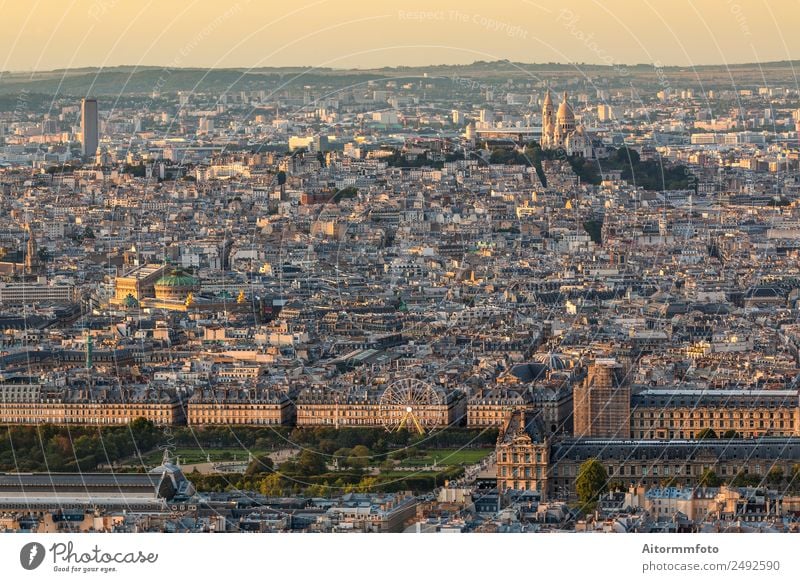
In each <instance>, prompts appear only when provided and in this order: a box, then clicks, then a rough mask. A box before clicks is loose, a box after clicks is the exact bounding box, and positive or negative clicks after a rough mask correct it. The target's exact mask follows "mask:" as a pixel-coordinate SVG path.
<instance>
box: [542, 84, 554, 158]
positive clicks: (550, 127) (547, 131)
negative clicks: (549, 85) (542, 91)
mask: <svg viewBox="0 0 800 582" xmlns="http://www.w3.org/2000/svg"><path fill="white" fill-rule="evenodd" d="M554 131H555V119H554V115H553V97H552V96H551V95H550V89H548V90H547V95H545V97H544V103H543V104H542V143H541V146H542V148H544V149H549V148H552V147H553V133H554Z"/></svg>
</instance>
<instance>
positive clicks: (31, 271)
mask: <svg viewBox="0 0 800 582" xmlns="http://www.w3.org/2000/svg"><path fill="white" fill-rule="evenodd" d="M25 230H26V231H27V233H28V247H27V249H26V251H25V273H26V274H27V275H35V274H37V273H38V272H39V268H40V267H41V263H40V261H39V250H38V249H37V248H36V237H34V236H33V230H32V229H31V225H30V224H29V223H25Z"/></svg>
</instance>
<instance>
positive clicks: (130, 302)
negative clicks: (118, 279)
mask: <svg viewBox="0 0 800 582" xmlns="http://www.w3.org/2000/svg"><path fill="white" fill-rule="evenodd" d="M123 303H124V305H125V307H127V308H128V309H134V308H136V307H139V302H138V301H137V300H136V297H134V296H133V295H131V294H130V293H128V294H127V295H126V296H125V299H124V300H123Z"/></svg>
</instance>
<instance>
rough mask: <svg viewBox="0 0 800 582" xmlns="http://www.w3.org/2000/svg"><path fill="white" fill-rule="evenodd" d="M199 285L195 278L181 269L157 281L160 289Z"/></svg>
mask: <svg viewBox="0 0 800 582" xmlns="http://www.w3.org/2000/svg"><path fill="white" fill-rule="evenodd" d="M198 283H199V281H198V280H197V279H196V278H195V277H192V276H191V275H190V274H189V273H187V272H186V271H183V270H181V269H176V270H174V271H172V272H171V273H170V274H169V275H164V276H163V277H161V278H160V279H159V280H158V281H156V285H157V286H158V287H196V286H197V285H198Z"/></svg>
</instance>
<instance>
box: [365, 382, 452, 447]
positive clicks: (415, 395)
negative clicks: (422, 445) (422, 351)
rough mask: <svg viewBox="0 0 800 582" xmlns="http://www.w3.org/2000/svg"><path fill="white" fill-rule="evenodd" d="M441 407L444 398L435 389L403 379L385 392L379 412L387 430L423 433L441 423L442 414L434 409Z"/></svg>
mask: <svg viewBox="0 0 800 582" xmlns="http://www.w3.org/2000/svg"><path fill="white" fill-rule="evenodd" d="M440 404H442V396H441V394H440V393H439V392H438V391H437V390H436V389H435V388H434V387H433V386H431V385H430V384H428V383H426V382H422V381H421V380H417V379H415V378H403V379H402V380H398V381H396V382H394V383H392V384H390V385H389V387H388V388H386V390H384V392H383V395H381V399H380V402H379V405H378V410H379V414H380V419H381V422H382V423H383V426H385V427H386V430H389V431H397V430H400V429H402V428H407V429H409V430H416V431H417V432H419V433H420V434H424V433H425V432H426V431H428V430H431V429H432V428H434V427H436V426H437V425H438V424H439V412H438V411H437V410H435V409H434V406H436V405H440Z"/></svg>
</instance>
